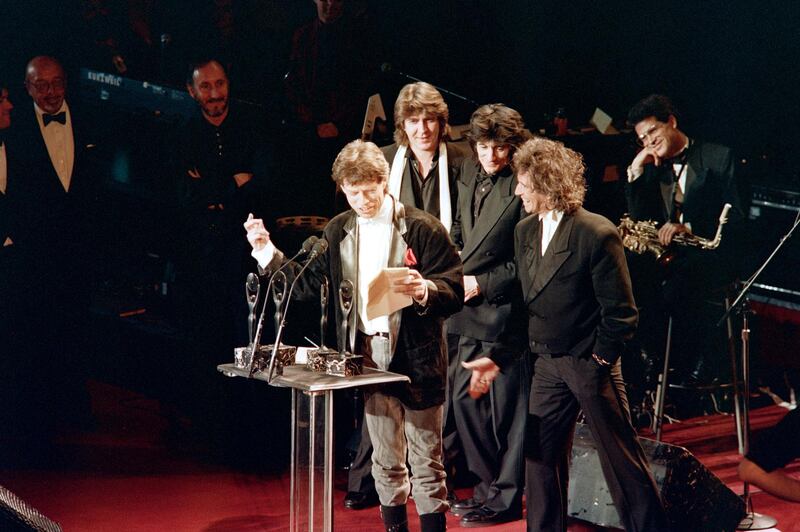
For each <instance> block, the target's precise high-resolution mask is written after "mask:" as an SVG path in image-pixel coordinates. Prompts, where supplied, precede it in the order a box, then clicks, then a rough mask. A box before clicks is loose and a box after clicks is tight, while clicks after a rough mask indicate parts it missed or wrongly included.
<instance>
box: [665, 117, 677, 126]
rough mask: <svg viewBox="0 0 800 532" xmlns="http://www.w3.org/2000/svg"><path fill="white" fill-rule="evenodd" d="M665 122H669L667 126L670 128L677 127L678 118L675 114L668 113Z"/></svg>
mask: <svg viewBox="0 0 800 532" xmlns="http://www.w3.org/2000/svg"><path fill="white" fill-rule="evenodd" d="M667 124H669V127H671V128H672V129H678V119H677V118H675V115H669V118H667Z"/></svg>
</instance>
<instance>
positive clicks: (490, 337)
mask: <svg viewBox="0 0 800 532" xmlns="http://www.w3.org/2000/svg"><path fill="white" fill-rule="evenodd" d="M479 172H480V164H479V163H478V162H476V161H474V160H473V159H471V158H470V159H465V160H464V162H463V163H462V165H461V171H460V172H459V178H458V181H457V182H456V185H457V187H458V208H457V210H456V216H455V218H454V220H453V227H452V229H451V231H450V234H451V236H452V238H453V242H454V243H455V245H456V247H457V248H458V249H459V250H460V251H461V261H462V263H463V264H464V275H474V276H475V277H476V278H477V281H478V285H479V286H480V290H481V293H480V295H478V296H477V297H475V298H473V299H471V300H469V301H467V302H466V303H465V305H464V308H463V309H462V310H461V312H459V313H458V314H455V315H453V316H452V317H451V318H450V320H449V321H448V324H447V330H448V332H449V333H454V334H460V335H462V336H469V337H471V338H478V339H480V340H484V341H490V342H496V341H498V340H499V339H502V341H503V342H504V343H506V344H508V343H509V342H513V340H514V339H516V340H517V342H518V341H519V337H520V336H522V335H524V323H525V321H524V316H523V315H519V314H514V313H513V312H512V301H513V300H514V299H515V298H517V299H518V298H519V297H520V291H519V283H518V281H517V273H516V265H515V263H514V241H513V234H514V227H516V225H517V223H518V222H519V221H520V220H521V219H522V218H523V217H524V216H525V211H524V209H523V207H522V200H520V198H519V197H517V196H515V195H514V189H515V188H516V185H517V179H516V177H515V176H514V174H513V173H512V171H511V169H510V168H506V169H505V170H504V171H501V172H500V173H499V174H498V176H497V180H496V183H495V184H494V186H493V187H492V190H491V192H489V195H488V196H487V197H486V199H485V200H484V204H483V207H482V209H481V214H480V216H479V217H478V219H477V220H475V219H474V212H473V211H474V209H473V198H474V196H475V189H476V188H477V186H478V173H479ZM517 342H514V343H517ZM508 347H509V349H499V348H498V350H497V351H496V352H493V353H491V356H492V358H493V359H495V361H496V362H498V363H501V362H503V361H504V360H505V358H506V357H507V356H508V355H509V354H510V353H509V350H510V347H511V346H510V345H509V346H508ZM517 350H518V348H517ZM501 365H502V364H501Z"/></svg>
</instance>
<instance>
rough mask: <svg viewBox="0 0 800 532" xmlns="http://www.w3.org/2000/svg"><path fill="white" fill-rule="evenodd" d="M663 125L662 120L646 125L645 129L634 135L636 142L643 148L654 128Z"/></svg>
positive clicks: (654, 130)
mask: <svg viewBox="0 0 800 532" xmlns="http://www.w3.org/2000/svg"><path fill="white" fill-rule="evenodd" d="M663 125H664V123H663V122H656V123H655V124H653V125H651V126H650V127H648V128H647V131H645V132H644V133H642V134H641V135H638V136H637V137H636V144H638V145H639V146H641V147H642V148H644V147H645V145H646V144H647V139H649V138H650V137H651V136H652V135H653V133H655V132H656V130H658V129H661V127H662V126H663Z"/></svg>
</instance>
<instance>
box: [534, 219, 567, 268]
mask: <svg viewBox="0 0 800 532" xmlns="http://www.w3.org/2000/svg"><path fill="white" fill-rule="evenodd" d="M563 217H564V213H563V212H561V211H556V210H552V211H547V212H545V213H542V214H540V215H539V223H540V224H542V256H543V257H544V253H545V251H547V246H549V245H550V241H551V240H553V235H554V234H556V229H558V224H560V223H561V219H562V218H563Z"/></svg>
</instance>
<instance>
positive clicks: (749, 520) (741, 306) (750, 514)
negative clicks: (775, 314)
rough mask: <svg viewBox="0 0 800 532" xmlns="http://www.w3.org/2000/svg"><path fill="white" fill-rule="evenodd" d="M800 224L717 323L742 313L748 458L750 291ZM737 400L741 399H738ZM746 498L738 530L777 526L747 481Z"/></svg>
mask: <svg viewBox="0 0 800 532" xmlns="http://www.w3.org/2000/svg"><path fill="white" fill-rule="evenodd" d="M799 224H800V213H798V215H797V218H795V221H794V224H793V225H792V228H791V229H789V232H788V233H786V234H785V235H784V236H783V237H781V239H780V241H779V242H778V245H777V246H776V247H775V249H774V250H772V253H770V255H769V257H767V259H766V260H765V261H764V263H763V264H762V265H761V266H760V267H759V268H758V269H757V270H756V271H755V273H754V274H753V275H751V276H750V278H749V279H748V280H747V282H746V283H745V284H744V287H743V288H742V290H741V291H740V292H739V295H737V296H736V299H735V300H734V302H733V303H732V304H731V306H730V308H729V309H728V310H727V311H726V312H725V314H723V316H722V318H720V320H719V322H717V326H718V327H719V326H720V325H722V323H723V322H724V321H725V320H727V319H728V317H729V316H730V315H731V313H732V312H734V311H735V312H738V313H739V314H740V315H741V316H742V389H743V391H742V418H743V423H742V424H743V430H742V445H741V448H740V449H739V451H740V453H741V455H742V456H746V455H747V453H748V452H750V323H749V318H748V316H749V315H750V314H751V310H750V307H749V305H748V299H747V294H748V292H750V288H751V287H752V286H753V283H754V282H755V281H756V279H758V277H759V276H760V275H761V273H762V272H763V271H764V269H766V267H767V266H768V265H769V263H770V262H772V259H773V258H774V257H775V256H776V255H777V254H778V251H780V249H781V248H782V247H783V245H784V244H785V243H786V242H787V241H788V240H789V239H790V238H791V237H792V234H793V233H794V231H795V229H797V226H798V225H799ZM734 400H735V401H738V400H739V399H738V398H736V397H734ZM742 498H743V499H744V503H745V508H746V509H747V515H746V516H745V518H744V519H742V522H741V523H739V526H738V527H737V530H765V529H767V528H772V527H774V526H775V525H776V524H777V523H778V520H777V519H775V518H774V517H771V516H769V515H762V514H759V513H756V512H754V511H753V501H752V500H751V498H750V483H749V482H745V483H744V488H743V491H742Z"/></svg>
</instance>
